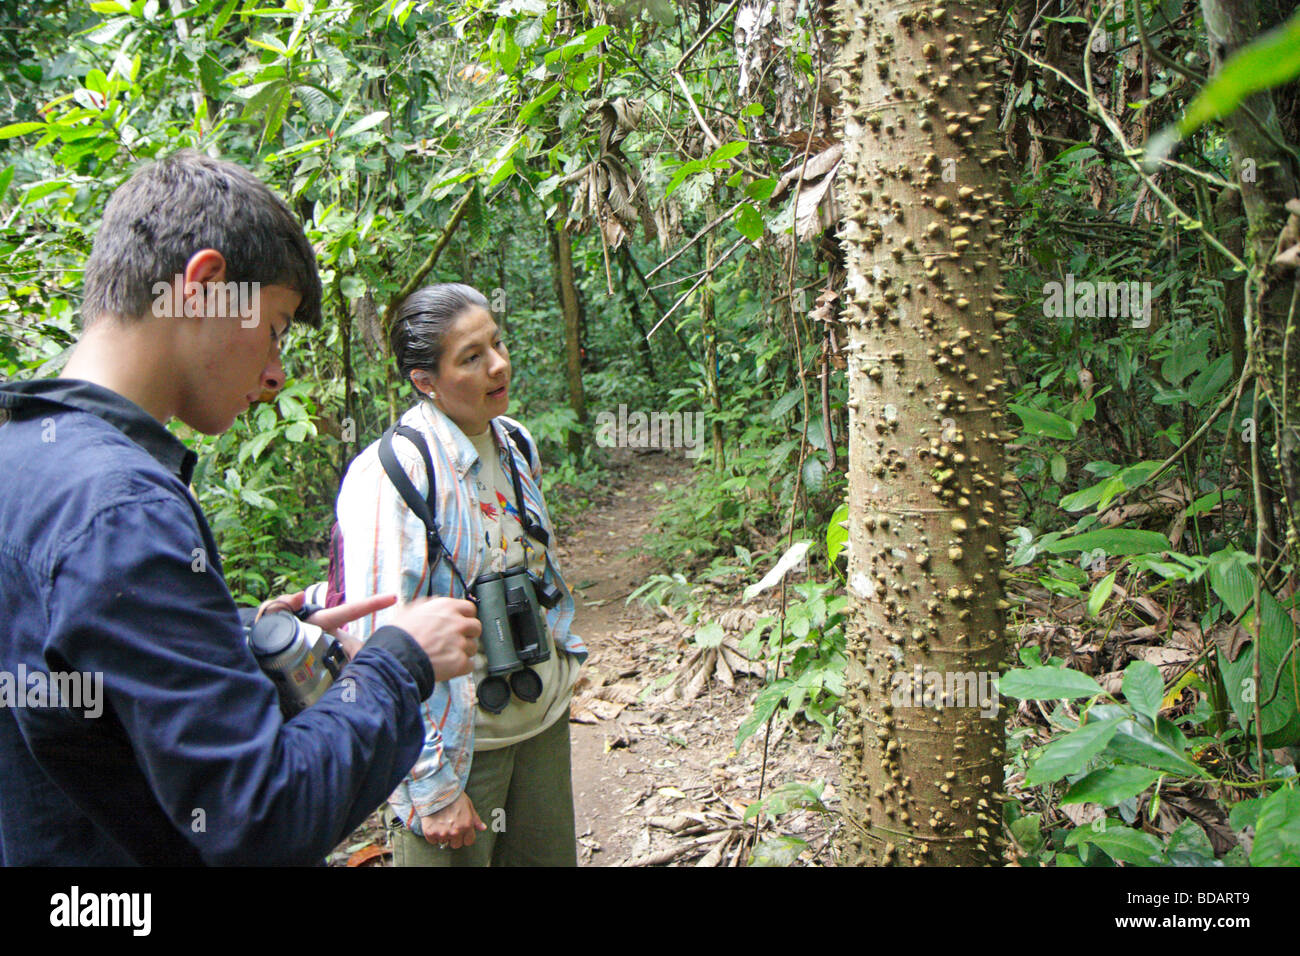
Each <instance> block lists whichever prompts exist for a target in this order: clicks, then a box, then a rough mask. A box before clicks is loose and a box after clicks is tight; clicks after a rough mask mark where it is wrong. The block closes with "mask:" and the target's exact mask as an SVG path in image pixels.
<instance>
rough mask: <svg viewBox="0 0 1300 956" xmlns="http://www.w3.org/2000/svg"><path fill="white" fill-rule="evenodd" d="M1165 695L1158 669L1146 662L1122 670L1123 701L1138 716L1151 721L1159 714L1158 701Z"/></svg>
mask: <svg viewBox="0 0 1300 956" xmlns="http://www.w3.org/2000/svg"><path fill="white" fill-rule="evenodd" d="M1164 693H1165V682H1164V679H1163V678H1162V677H1161V676H1160V668H1158V667H1156V665H1154V664H1152V663H1149V662H1148V661H1134V662H1133V663H1132V664H1129V666H1128V667H1126V668H1124V699H1125V700H1127V701H1128V702H1129V706H1130V707H1132V708H1133V709H1134V710H1136V711H1137V712H1138V713H1139V714H1143V715H1145V716H1147V717H1150V718H1151V719H1152V720H1153V721H1154V720H1155V719H1156V716H1157V715H1158V714H1159V713H1160V701H1161V700H1162V699H1163V697H1164Z"/></svg>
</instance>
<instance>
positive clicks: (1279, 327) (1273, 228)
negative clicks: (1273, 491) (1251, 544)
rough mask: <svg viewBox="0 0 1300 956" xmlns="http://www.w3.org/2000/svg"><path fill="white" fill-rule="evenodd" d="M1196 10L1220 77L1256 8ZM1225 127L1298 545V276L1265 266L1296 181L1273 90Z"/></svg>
mask: <svg viewBox="0 0 1300 956" xmlns="http://www.w3.org/2000/svg"><path fill="white" fill-rule="evenodd" d="M1201 10H1202V12H1203V13H1204V15H1205V27H1206V33H1207V36H1208V41H1209V48H1210V65H1211V67H1212V68H1213V70H1214V71H1215V72H1218V70H1219V69H1220V68H1221V67H1222V66H1223V63H1224V61H1225V60H1227V59H1228V58H1229V57H1231V56H1232V54H1233V53H1235V52H1236V51H1237V50H1238V49H1239V48H1240V47H1242V46H1244V45H1246V44H1247V43H1249V42H1250V41H1251V40H1254V39H1255V37H1256V36H1257V35H1258V33H1259V24H1260V19H1259V10H1258V8H1257V6H1256V4H1255V0H1201ZM1222 122H1223V127H1224V131H1225V132H1226V133H1227V138H1228V151H1229V153H1230V154H1231V155H1232V163H1233V168H1234V170H1235V171H1236V174H1237V176H1236V179H1237V182H1238V185H1239V186H1240V187H1241V203H1242V206H1243V208H1244V209H1245V211H1246V222H1247V224H1248V226H1247V234H1246V247H1247V248H1246V253H1247V257H1248V260H1247V261H1248V263H1249V264H1253V265H1254V267H1255V268H1256V269H1257V270H1258V271H1259V272H1260V273H1261V274H1262V275H1263V276H1264V281H1263V284H1262V288H1261V289H1260V290H1259V292H1260V295H1259V299H1258V307H1257V309H1256V323H1257V329H1256V341H1255V343H1254V358H1255V369H1256V373H1257V374H1256V381H1257V382H1258V383H1259V385H1260V387H1261V390H1262V391H1263V393H1264V394H1265V395H1266V396H1267V397H1268V401H1269V404H1270V405H1272V407H1273V410H1274V413H1275V421H1276V425H1277V446H1276V448H1275V449H1274V454H1275V455H1276V457H1277V463H1278V469H1279V471H1280V473H1281V479H1282V496H1283V499H1284V500H1285V502H1286V505H1287V510H1288V512H1289V520H1288V526H1289V530H1288V537H1289V538H1290V541H1291V544H1292V545H1295V544H1300V538H1298V534H1300V532H1298V529H1297V527H1296V519H1297V518H1298V517H1300V389H1297V388H1295V386H1294V384H1293V383H1294V381H1295V378H1296V373H1297V370H1300V332H1297V330H1296V328H1295V324H1296V319H1295V316H1294V315H1292V314H1291V309H1292V298H1293V295H1294V293H1295V286H1296V272H1295V270H1294V269H1289V270H1287V271H1284V272H1283V271H1279V270H1277V269H1274V268H1270V263H1271V261H1272V259H1273V256H1274V255H1275V254H1276V253H1277V251H1278V249H1277V246H1278V237H1279V235H1280V233H1281V232H1282V229H1283V227H1284V226H1285V225H1286V223H1287V212H1286V202H1287V200H1289V199H1295V198H1297V197H1300V176H1298V175H1297V170H1296V167H1295V163H1294V160H1293V158H1292V156H1291V155H1290V154H1289V153H1288V152H1287V150H1285V149H1283V148H1282V146H1280V145H1279V144H1281V143H1283V133H1282V126H1281V123H1280V122H1279V121H1278V116H1277V109H1276V107H1275V106H1274V101H1273V94H1272V92H1271V91H1268V90H1265V91H1263V92H1260V93H1255V94H1252V95H1251V96H1248V97H1246V98H1245V99H1244V100H1242V102H1241V106H1240V107H1238V108H1237V109H1236V110H1234V111H1233V112H1232V113H1230V114H1229V115H1227V116H1225V117H1224V118H1223V121H1222ZM1257 427H1258V425H1257Z"/></svg>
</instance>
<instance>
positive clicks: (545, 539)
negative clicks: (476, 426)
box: [506, 428, 551, 548]
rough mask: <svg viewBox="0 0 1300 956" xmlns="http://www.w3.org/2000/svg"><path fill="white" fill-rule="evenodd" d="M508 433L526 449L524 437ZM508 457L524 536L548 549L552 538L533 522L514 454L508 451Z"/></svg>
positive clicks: (511, 431)
mask: <svg viewBox="0 0 1300 956" xmlns="http://www.w3.org/2000/svg"><path fill="white" fill-rule="evenodd" d="M506 433H507V434H508V435H509V436H510V438H511V439H513V440H514V442H515V444H516V445H518V446H519V447H520V448H521V449H522V448H523V447H524V441H523V437H522V436H521V435H519V433H518V432H516V431H515V430H514V429H513V428H507V429H506ZM506 457H507V458H508V459H510V482H511V484H513V485H514V488H515V504H517V505H518V506H519V524H520V526H521V527H522V528H523V529H524V534H526V535H529V536H530V537H532V538H533V539H534V540H536V541H538V542H540V543H541V545H542V547H543V548H548V547H550V544H551V536H550V535H549V534H547V533H546V529H545V528H543V527H542V526H541V525H540V524H538V523H537V522H535V521H534V520H533V516H532V514H531V513H530V512H529V510H528V508H527V507H526V506H525V505H524V486H523V483H522V482H521V481H520V480H519V466H518V465H516V464H515V456H514V452H513V451H511V450H510V449H506Z"/></svg>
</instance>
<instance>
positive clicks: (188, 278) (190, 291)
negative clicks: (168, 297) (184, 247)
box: [181, 249, 226, 315]
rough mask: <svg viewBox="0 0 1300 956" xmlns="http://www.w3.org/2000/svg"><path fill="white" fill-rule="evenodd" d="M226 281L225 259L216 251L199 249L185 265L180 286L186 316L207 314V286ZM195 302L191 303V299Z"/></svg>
mask: <svg viewBox="0 0 1300 956" xmlns="http://www.w3.org/2000/svg"><path fill="white" fill-rule="evenodd" d="M225 281H226V257H225V256H223V255H222V254H221V253H220V252H218V251H217V250H216V249H200V250H199V251H198V252H196V253H194V255H192V256H190V259H189V261H188V262H187V263H185V276H184V282H183V285H182V286H181V290H182V295H183V297H184V298H183V299H182V301H184V302H185V304H186V308H185V314H186V315H205V314H206V313H207V308H206V304H207V284H208V283H209V282H225ZM195 297H197V301H195V302H193V303H191V299H194V298H195Z"/></svg>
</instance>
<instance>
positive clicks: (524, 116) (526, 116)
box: [518, 83, 560, 126]
mask: <svg viewBox="0 0 1300 956" xmlns="http://www.w3.org/2000/svg"><path fill="white" fill-rule="evenodd" d="M559 92H560V84H559V83H552V84H551V85H550V86H548V87H547V88H546V89H544V90H542V92H540V93H538V94H537V95H536V96H534V97H533V98H532V99H531V100H529V101H528V102H527V103H525V104H524V105H523V107H522V108H521V109H520V110H519V120H518V122H519V125H520V126H526V125H528V123H530V122H531V121H532V119H533V117H535V116H536V115H537V114H538V113H539V112H540V111H541V109H542V107H543V106H545V105H546V104H547V103H549V102H550V101H551V100H553V99H555V97H556V95H557V94H558V93H559Z"/></svg>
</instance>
